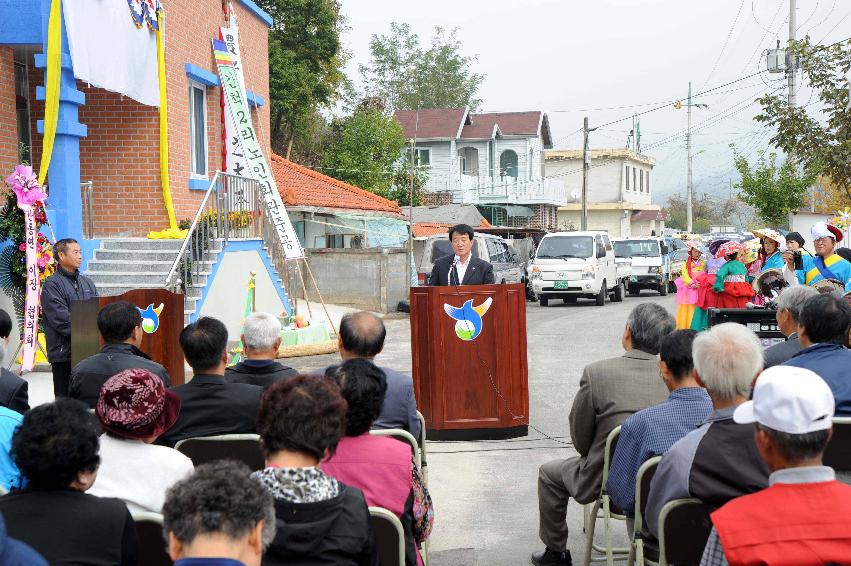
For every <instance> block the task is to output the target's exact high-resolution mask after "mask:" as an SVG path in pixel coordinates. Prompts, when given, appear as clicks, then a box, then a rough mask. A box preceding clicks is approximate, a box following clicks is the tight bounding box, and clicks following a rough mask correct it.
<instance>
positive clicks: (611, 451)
mask: <svg viewBox="0 0 851 566" xmlns="http://www.w3.org/2000/svg"><path fill="white" fill-rule="evenodd" d="M620 435H621V427H620V425H618V426H616V427H615V428H613V429H612V431H611V432H610V433H609V435H608V436H607V437H606V451H605V452H604V453H603V490H605V489H606V482H608V481H609V468H611V466H612V459H613V458H614V456H615V448H617V446H618V438H619V437H620Z"/></svg>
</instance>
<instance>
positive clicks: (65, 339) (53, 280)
mask: <svg viewBox="0 0 851 566" xmlns="http://www.w3.org/2000/svg"><path fill="white" fill-rule="evenodd" d="M53 253H54V255H55V256H56V264H57V265H56V273H54V274H53V275H51V276H50V277H48V278H47V279H46V280H45V281H44V287H43V288H42V290H41V314H42V318H43V320H44V337H45V339H46V341H47V361H49V362H50V366H51V369H52V371H53V395H54V396H55V397H67V396H68V386H69V385H70V380H71V301H82V300H86V299H92V298H94V297H97V296H98V290H97V288H96V287H95V284H94V282H92V280H91V279H89V278H88V277H86V276H85V275H83V274H82V273H80V266H81V265H82V264H83V254H82V252H81V251H80V244H78V243H77V240H73V239H71V238H66V239H64V240H59V241H58V242H56V243H55V244H54V245H53Z"/></svg>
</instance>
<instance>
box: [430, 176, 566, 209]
mask: <svg viewBox="0 0 851 566" xmlns="http://www.w3.org/2000/svg"><path fill="white" fill-rule="evenodd" d="M426 190H427V191H429V192H449V193H452V197H453V198H452V200H453V202H456V203H463V204H489V203H504V204H553V205H563V204H566V203H567V189H565V186H564V183H563V182H562V181H561V180H558V179H520V178H515V177H505V176H504V177H477V176H473V175H455V176H451V177H447V178H443V179H441V178H433V177H430V178H429V179H428V182H427V183H426Z"/></svg>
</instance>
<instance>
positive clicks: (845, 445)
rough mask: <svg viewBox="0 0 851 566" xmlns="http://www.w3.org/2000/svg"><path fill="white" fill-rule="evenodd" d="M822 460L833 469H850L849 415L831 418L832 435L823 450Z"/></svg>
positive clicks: (846, 470)
mask: <svg viewBox="0 0 851 566" xmlns="http://www.w3.org/2000/svg"><path fill="white" fill-rule="evenodd" d="M822 462H823V463H824V465H825V466H830V467H831V468H833V469H834V470H838V471H841V472H848V471H851V417H834V418H833V436H831V437H830V442H828V443H827V447H826V448H825V450H824V455H823V456H822Z"/></svg>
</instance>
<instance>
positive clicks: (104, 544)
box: [0, 488, 138, 566]
mask: <svg viewBox="0 0 851 566" xmlns="http://www.w3.org/2000/svg"><path fill="white" fill-rule="evenodd" d="M0 514H2V515H3V518H4V519H5V520H6V530H7V531H8V533H9V536H10V537H13V538H16V539H18V540H19V541H21V542H24V543H26V544H28V545H30V546H31V547H33V548H34V549H35V550H36V551H37V552H38V553H39V554H41V555H42V556H43V557H44V559H45V560H47V561H48V563H50V565H51V566H72V565H74V566H77V565H80V564H92V565H94V564H104V565H106V564H111V565H120V566H125V565H126V566H129V565H135V564H136V555H137V547H138V540H137V538H136V529H135V525H134V524H133V519H132V518H131V517H130V512H129V511H127V506H126V505H125V504H124V502H123V501H121V500H120V499H112V498H101V497H95V496H94V495H89V494H87V493H82V492H80V491H77V490H74V489H70V488H69V489H61V490H55V491H35V490H29V489H24V490H23V491H15V492H12V493H10V494H8V495H4V496H3V497H0Z"/></svg>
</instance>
